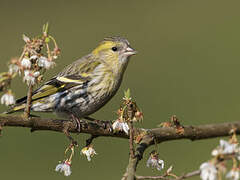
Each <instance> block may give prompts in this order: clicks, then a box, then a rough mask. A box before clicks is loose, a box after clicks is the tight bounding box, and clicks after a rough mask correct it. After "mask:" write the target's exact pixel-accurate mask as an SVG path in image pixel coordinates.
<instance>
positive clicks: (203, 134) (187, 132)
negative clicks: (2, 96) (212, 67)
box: [0, 114, 240, 180]
mask: <svg viewBox="0 0 240 180" xmlns="http://www.w3.org/2000/svg"><path fill="white" fill-rule="evenodd" d="M66 124H67V128H68V129H67V130H68V132H71V133H79V130H78V129H77V124H76V122H74V121H70V120H63V119H52V118H40V117H32V118H30V119H26V118H25V117H24V116H12V115H4V114H2V115H0V126H1V127H3V126H15V127H28V128H31V131H32V132H33V131H36V130H50V131H57V132H64V130H65V129H66ZM80 124H81V129H80V131H81V133H87V134H91V135H93V136H110V137H119V138H125V139H128V138H129V136H128V135H126V134H125V133H124V132H114V131H113V129H112V123H111V122H109V121H97V122H93V121H92V122H89V121H86V120H80ZM64 128H65V129H64ZM233 128H234V129H236V133H237V134H240V121H237V122H229V123H220V124H208V125H199V126H185V127H184V130H183V131H181V132H179V131H178V130H177V129H176V128H173V127H162V128H154V129H143V128H134V131H135V132H138V133H145V135H144V136H143V137H142V139H141V141H140V143H139V144H138V146H137V148H136V151H135V156H134V158H132V157H131V156H130V157H129V164H128V167H127V170H126V173H125V175H124V177H123V179H126V178H128V180H134V179H136V176H135V172H136V168H137V165H138V162H139V161H140V160H141V159H142V157H143V154H144V151H145V150H146V149H147V148H148V147H149V146H151V145H153V144H154V143H161V142H164V141H169V140H176V139H190V140H200V139H207V138H214V137H221V136H228V135H229V132H230V130H232V129H233ZM196 174H199V172H192V174H191V173H188V174H185V175H183V176H181V177H179V180H180V179H185V178H187V177H190V176H193V175H196ZM149 177H150V176H149ZM159 177H160V176H159ZM137 178H138V179H139V178H141V176H138V177H137ZM145 179H146V177H145ZM148 179H149V178H148ZM155 179H156V178H155ZM160 179H161V177H160Z"/></svg>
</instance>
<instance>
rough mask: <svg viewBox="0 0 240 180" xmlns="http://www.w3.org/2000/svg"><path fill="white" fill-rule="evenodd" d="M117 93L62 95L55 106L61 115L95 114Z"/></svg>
mask: <svg viewBox="0 0 240 180" xmlns="http://www.w3.org/2000/svg"><path fill="white" fill-rule="evenodd" d="M114 94H115V93H108V94H107V93H106V94H102V95H101V96H100V97H96V96H93V95H91V94H87V93H86V94H85V95H84V94H79V95H78V96H75V97H74V96H72V98H68V96H71V95H69V94H68V96H65V97H62V99H61V100H60V102H59V103H58V104H57V105H56V107H55V110H54V111H55V112H56V113H57V115H58V116H60V117H70V116H71V115H74V116H75V117H78V118H82V117H86V116H88V115H90V114H93V113H94V112H96V111H97V110H99V109H100V108H101V107H103V106H104V105H105V104H106V103H107V102H108V101H109V100H110V99H111V98H112V97H113V96H114Z"/></svg>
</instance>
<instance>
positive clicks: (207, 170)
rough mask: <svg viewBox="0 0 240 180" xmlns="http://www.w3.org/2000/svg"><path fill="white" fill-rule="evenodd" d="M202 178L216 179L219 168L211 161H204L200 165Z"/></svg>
mask: <svg viewBox="0 0 240 180" xmlns="http://www.w3.org/2000/svg"><path fill="white" fill-rule="evenodd" d="M200 171H201V172H200V178H201V179H202V180H216V179H217V169H216V167H215V166H214V165H213V164H212V163H210V162H204V163H202V164H201V166H200Z"/></svg>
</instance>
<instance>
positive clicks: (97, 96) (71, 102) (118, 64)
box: [8, 37, 136, 118]
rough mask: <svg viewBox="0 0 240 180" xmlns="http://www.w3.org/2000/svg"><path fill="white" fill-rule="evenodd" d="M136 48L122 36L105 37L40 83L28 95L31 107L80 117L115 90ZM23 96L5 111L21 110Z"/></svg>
mask: <svg viewBox="0 0 240 180" xmlns="http://www.w3.org/2000/svg"><path fill="white" fill-rule="evenodd" d="M134 54H136V51H135V50H134V49H133V48H132V47H131V46H130V44H129V42H128V41H127V40H126V39H125V38H122V37H109V38H105V39H104V40H103V41H102V42H101V43H100V44H99V45H98V46H97V47H96V48H95V49H94V50H93V51H92V52H91V53H90V54H88V55H86V56H84V57H82V58H81V59H79V60H77V61H75V62H73V63H72V64H70V65H68V66H67V67H66V68H64V69H63V70H62V71H61V72H60V73H59V74H58V75H56V76H55V77H53V78H52V79H50V80H49V81H48V82H46V83H44V84H43V85H42V86H41V87H40V88H38V89H37V90H36V91H35V92H34V93H33V96H32V106H31V110H32V111H36V112H56V113H57V114H58V115H61V116H62V115H64V117H66V116H67V117H76V118H83V117H87V116H89V115H90V114H92V113H94V112H96V111H97V110H99V109H100V108H101V107H103V106H104V105H105V104H106V103H107V102H108V101H109V100H110V99H111V98H112V97H113V96H114V95H115V94H116V92H117V90H118V89H119V87H120V84H121V81H122V78H123V74H124V72H125V70H126V67H127V65H128V62H129V58H130V56H132V55H134ZM26 100H27V98H26V97H24V98H21V99H19V100H17V101H16V105H15V106H14V107H13V108H12V109H11V110H10V111H9V112H8V113H12V112H15V111H20V110H23V109H24V108H25V106H26Z"/></svg>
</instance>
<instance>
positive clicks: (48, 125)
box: [0, 114, 240, 145]
mask: <svg viewBox="0 0 240 180" xmlns="http://www.w3.org/2000/svg"><path fill="white" fill-rule="evenodd" d="M64 123H68V126H69V127H68V131H69V132H71V133H79V132H78V130H77V127H76V123H75V122H74V121H70V120H66V119H65V120H64V119H54V118H40V117H31V119H30V120H28V119H26V118H25V117H24V116H13V115H5V114H1V115H0V124H1V126H14V127H28V128H31V130H32V131H37V130H49V131H58V132H63V128H64ZM80 123H81V133H87V134H92V135H96V136H110V137H120V138H125V139H127V138H129V136H128V135H126V134H125V133H124V132H113V130H112V124H111V122H109V121H97V122H90V121H86V120H80ZM232 128H236V133H237V134H240V121H236V122H228V123H219V124H207V125H198V126H185V127H184V131H183V132H182V133H179V132H178V131H177V130H176V129H175V128H172V127H163V128H154V129H143V128H139V129H136V128H135V129H136V131H140V132H141V131H142V132H147V133H146V135H145V136H149V137H154V138H155V141H156V142H157V143H161V142H163V141H169V140H176V139H190V140H200V139H207V138H215V137H221V136H228V135H229V132H230V130H231V129H232ZM152 144H154V139H153V138H152V141H151V142H149V145H152Z"/></svg>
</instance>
